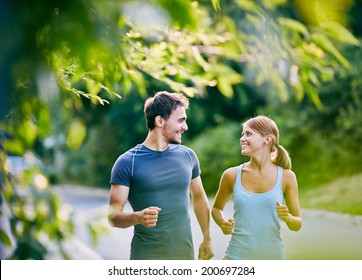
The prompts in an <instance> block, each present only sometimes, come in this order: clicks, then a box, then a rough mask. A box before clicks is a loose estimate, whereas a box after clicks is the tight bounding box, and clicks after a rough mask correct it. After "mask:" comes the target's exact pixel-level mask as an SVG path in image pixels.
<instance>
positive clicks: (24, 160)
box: [0, 0, 362, 259]
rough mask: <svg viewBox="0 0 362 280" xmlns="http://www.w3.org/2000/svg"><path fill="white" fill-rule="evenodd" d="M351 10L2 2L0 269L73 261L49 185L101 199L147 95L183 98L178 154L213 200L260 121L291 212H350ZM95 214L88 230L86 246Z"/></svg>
mask: <svg viewBox="0 0 362 280" xmlns="http://www.w3.org/2000/svg"><path fill="white" fill-rule="evenodd" d="M361 14H362V1H361V0H310V1H302V0H290V1H288V0H259V1H247V0H233V1H220V0H211V1H207V0H200V1H187V0H174V1H167V0H153V1H141V0H140V1H127V0H123V1H116V0H113V1H106V0H97V1H96V0H88V1H85V0H83V1H82V0H62V1H59V0H53V1H49V0H47V1H45V0H34V1H26V0H12V1H10V0H3V1H1V4H0V94H1V95H0V96H1V99H0V163H1V164H0V183H1V208H2V211H1V220H2V227H1V229H0V238H1V239H0V242H1V250H2V252H3V254H2V255H1V256H2V258H13V259H44V258H48V257H49V251H50V249H49V248H52V250H53V251H54V250H55V249H54V248H57V249H56V251H57V252H58V255H57V256H58V257H59V258H65V259H67V258H71V256H70V255H69V254H68V253H67V252H66V250H64V246H63V245H64V243H65V241H66V240H68V239H69V238H71V236H72V235H74V232H75V226H76V225H75V221H74V209H72V207H71V206H70V205H69V204H65V203H63V202H62V200H61V199H60V197H59V195H58V193H57V192H56V191H55V189H56V187H58V188H59V186H61V185H65V184H66V185H68V186H69V185H77V186H86V187H87V190H88V189H89V188H90V190H92V189H93V190H94V191H96V190H99V189H103V190H108V189H109V177H110V170H111V168H112V165H113V163H114V161H115V160H116V158H117V157H118V156H119V154H121V153H123V152H124V151H126V150H128V149H129V148H131V147H133V146H135V145H136V144H137V143H141V142H142V141H143V140H144V138H145V136H146V134H147V129H146V125H145V120H144V115H143V103H144V101H145V99H146V98H147V97H148V96H152V95H153V94H154V93H155V92H157V91H160V90H167V91H170V92H182V93H184V94H185V95H187V96H188V98H189V100H190V110H188V112H187V114H188V121H187V122H188V126H189V130H188V131H187V132H186V133H185V134H184V135H183V144H185V145H187V146H190V147H191V148H193V149H194V150H195V151H196V153H197V154H198V156H199V160H200V164H201V168H202V176H203V182H204V187H205V190H206V192H207V194H208V196H209V197H210V199H212V197H213V196H214V195H215V193H216V191H217V188H218V182H219V180H220V176H221V174H222V172H223V171H224V170H225V169H226V168H228V167H230V166H233V165H238V164H240V163H242V162H244V161H246V160H248V159H247V158H244V157H242V156H241V155H240V146H239V138H240V133H241V126H240V124H241V123H242V122H243V121H245V120H247V119H248V118H249V117H253V116H255V115H258V114H263V115H267V116H269V117H271V118H272V119H274V120H275V121H276V122H277V124H278V126H279V129H280V144H281V145H283V146H284V147H285V148H286V149H287V150H288V152H289V153H290V156H291V158H292V164H293V167H292V169H293V170H294V172H295V173H296V174H297V178H298V183H299V194H300V201H301V206H302V208H305V209H307V208H310V209H321V210H327V211H331V212H335V213H344V214H349V215H356V216H358V215H362V167H361V166H362V157H361V155H362V152H361V147H360V143H361V142H362V125H361V124H362V81H361V79H360V77H361V74H362V51H361V32H362V26H361V21H360V15H361ZM104 218H105V217H97V218H96V219H91V220H90V221H89V222H88V223H87V228H88V230H89V234H90V235H91V236H92V240H93V241H94V242H96V240H97V238H99V236H101V235H102V234H106V233H107V230H108V229H107V227H105V226H104ZM5 251H6V252H7V253H6V254H5V253H4V252H5ZM361 258H362V256H361Z"/></svg>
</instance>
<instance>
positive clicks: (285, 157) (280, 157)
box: [272, 144, 292, 169]
mask: <svg viewBox="0 0 362 280" xmlns="http://www.w3.org/2000/svg"><path fill="white" fill-rule="evenodd" d="M275 150H276V151H275V153H274V156H273V157H272V162H273V163H274V164H276V165H278V166H281V167H283V168H284V169H292V161H291V159H290V156H289V154H288V152H287V150H286V149H284V147H283V146H282V145H280V144H276V145H275Z"/></svg>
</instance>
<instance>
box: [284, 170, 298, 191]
mask: <svg viewBox="0 0 362 280" xmlns="http://www.w3.org/2000/svg"><path fill="white" fill-rule="evenodd" d="M283 185H284V186H285V187H286V186H296V185H297V176H296V175H295V173H294V171H293V170H291V169H284V168H283Z"/></svg>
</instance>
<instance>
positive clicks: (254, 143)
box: [240, 124, 265, 156]
mask: <svg viewBox="0 0 362 280" xmlns="http://www.w3.org/2000/svg"><path fill="white" fill-rule="evenodd" d="M240 147H241V154H242V155H245V156H250V155H252V154H253V153H254V152H256V151H258V150H260V149H262V148H264V147H265V137H263V136H262V135H261V134H260V133H258V132H256V131H255V130H253V129H251V128H250V127H249V126H248V125H247V124H244V126H243V131H242V133H241V138H240Z"/></svg>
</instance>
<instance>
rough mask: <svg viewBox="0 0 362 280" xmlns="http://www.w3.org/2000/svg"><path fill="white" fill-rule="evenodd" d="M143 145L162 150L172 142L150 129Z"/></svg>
mask: <svg viewBox="0 0 362 280" xmlns="http://www.w3.org/2000/svg"><path fill="white" fill-rule="evenodd" d="M143 145H145V146H146V147H147V148H149V149H151V150H154V151H158V152H162V151H164V150H166V149H167V148H168V147H169V146H170V143H169V142H167V141H165V139H164V138H163V137H162V136H159V135H157V134H156V133H155V131H149V132H148V135H147V137H146V139H145V141H144V142H143Z"/></svg>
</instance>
